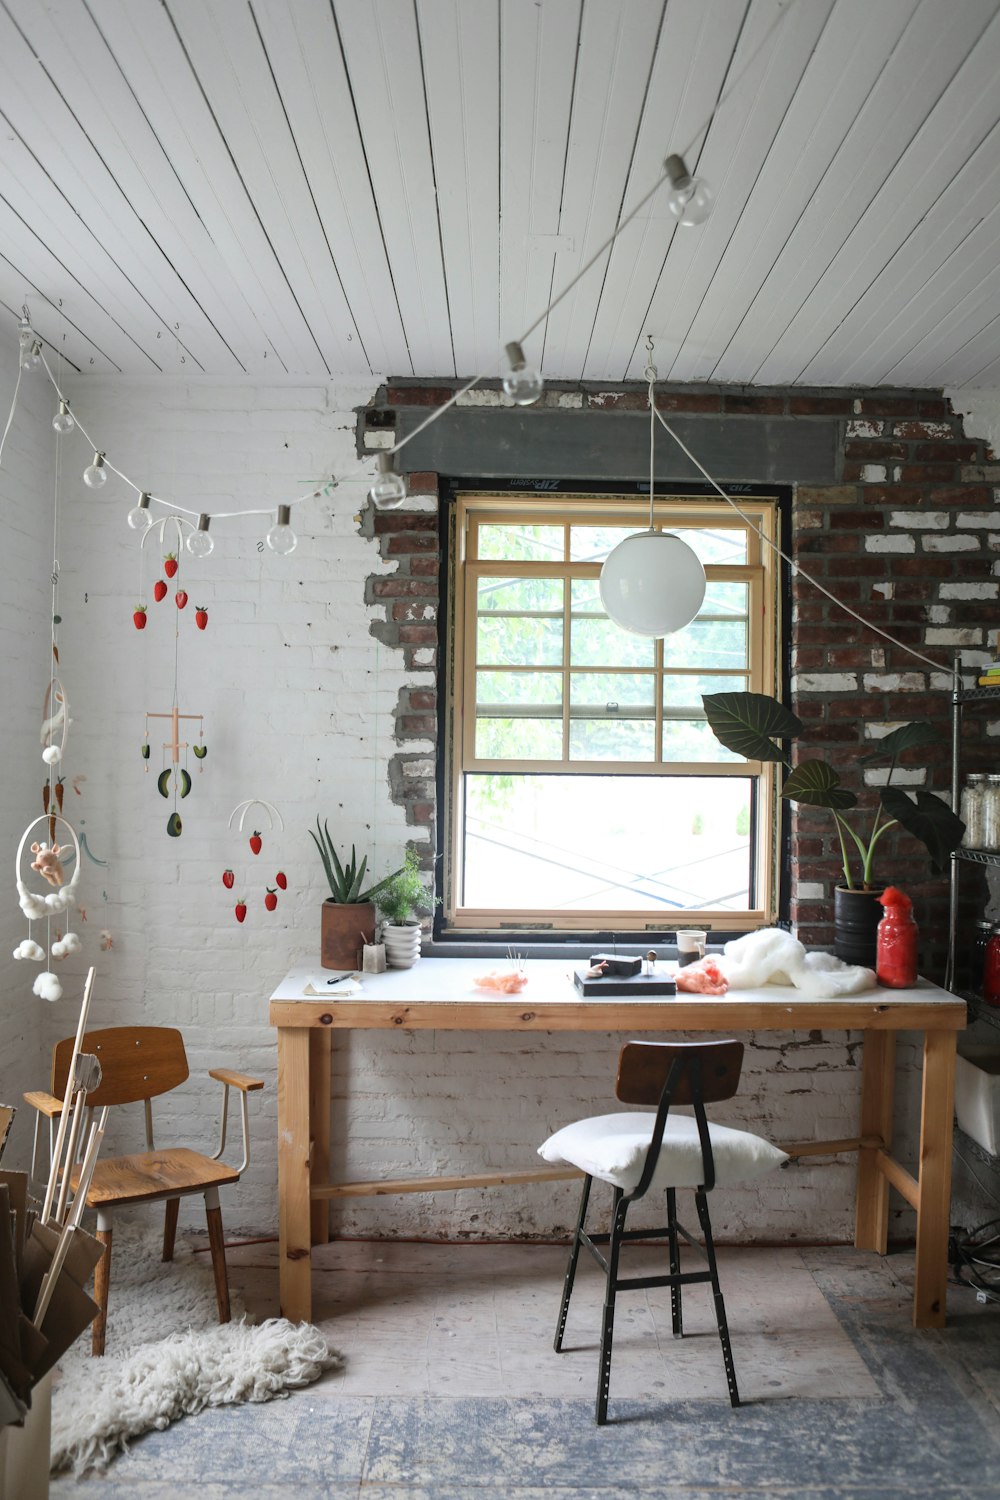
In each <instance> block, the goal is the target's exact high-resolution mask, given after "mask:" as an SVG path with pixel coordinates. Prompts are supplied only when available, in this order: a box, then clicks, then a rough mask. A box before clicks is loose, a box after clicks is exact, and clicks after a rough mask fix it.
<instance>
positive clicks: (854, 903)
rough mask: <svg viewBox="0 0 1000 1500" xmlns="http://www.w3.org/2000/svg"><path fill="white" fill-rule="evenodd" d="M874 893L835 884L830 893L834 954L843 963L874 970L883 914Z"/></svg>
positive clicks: (878, 891) (876, 892) (876, 894)
mask: <svg viewBox="0 0 1000 1500" xmlns="http://www.w3.org/2000/svg"><path fill="white" fill-rule="evenodd" d="M881 894H882V888H881V887H879V889H878V890H877V891H851V890H848V889H847V887H846V886H843V885H838V886H837V887H836V889H835V890H834V893H833V951H834V953H835V954H836V956H837V958H842V959H843V960H844V963H845V964H862V965H863V966H864V967H865V968H866V969H874V967H875V950H876V947H877V942H878V937H877V934H878V924H879V923H880V922H881V920H882V918H883V916H884V915H885V913H884V912H883V910H882V907H881V905H880V903H879V897H880V896H881Z"/></svg>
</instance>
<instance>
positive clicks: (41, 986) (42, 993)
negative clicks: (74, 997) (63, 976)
mask: <svg viewBox="0 0 1000 1500" xmlns="http://www.w3.org/2000/svg"><path fill="white" fill-rule="evenodd" d="M31 988H32V989H33V990H34V992H35V994H36V995H38V997H39V998H40V999H41V1000H61V999H62V985H61V984H60V983H59V980H58V979H57V978H56V976H55V974H52V973H50V972H49V971H48V970H46V972H45V973H44V974H39V975H38V976H37V978H36V979H35V982H34V984H33V985H32V986H31Z"/></svg>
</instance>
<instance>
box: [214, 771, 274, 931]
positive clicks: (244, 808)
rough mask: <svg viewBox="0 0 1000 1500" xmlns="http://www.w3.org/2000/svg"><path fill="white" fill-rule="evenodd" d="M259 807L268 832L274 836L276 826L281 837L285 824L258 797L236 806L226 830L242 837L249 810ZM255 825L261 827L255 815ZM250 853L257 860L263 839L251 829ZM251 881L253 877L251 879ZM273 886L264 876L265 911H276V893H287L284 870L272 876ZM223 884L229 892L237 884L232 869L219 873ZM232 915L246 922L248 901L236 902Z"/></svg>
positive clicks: (267, 803) (257, 815)
mask: <svg viewBox="0 0 1000 1500" xmlns="http://www.w3.org/2000/svg"><path fill="white" fill-rule="evenodd" d="M256 807H259V808H260V809H261V810H262V812H264V813H266V814H267V827H268V832H269V833H270V832H273V830H274V828H275V825H277V827H278V830H279V831H280V832H281V833H284V831H285V824H284V821H283V819H282V816H281V814H280V812H279V811H278V809H277V808H276V807H275V806H274V805H273V804H272V803H270V802H264V801H263V800H262V799H261V798H260V797H249V798H248V799H247V800H246V801H245V802H239V803H237V805H236V806H235V807H234V808H233V810H232V812H231V813H230V815H229V827H230V829H232V828H233V827H234V826H235V828H236V831H237V832H238V833H244V832H245V830H246V826H247V820H248V814H249V812H250V809H251V808H256ZM253 821H254V823H261V824H262V823H263V821H264V819H263V818H262V817H261V816H260V815H259V814H254V819H253ZM251 826H252V825H251ZM247 845H248V847H249V849H250V853H251V854H252V855H253V856H254V858H255V859H258V858H259V857H260V855H261V853H262V851H263V848H264V835H263V833H262V832H261V830H260V829H259V828H255V827H253V828H252V831H251V833H250V835H249V837H248V839H247ZM268 852H270V851H268ZM251 878H253V877H251ZM272 879H273V881H274V884H273V885H268V883H267V876H266V875H265V876H264V897H263V906H264V910H265V911H276V910H277V906H278V893H279V891H287V889H288V876H287V875H286V874H285V872H284V870H278V871H276V873H275V874H274V875H273V876H272ZM222 884H223V886H224V887H225V889H226V890H227V891H231V890H232V889H233V887H234V886H235V884H236V872H235V870H234V869H232V867H231V866H227V867H226V869H224V870H223V872H222ZM233 913H234V915H235V917H236V920H237V922H241V923H242V922H245V921H246V915H247V899H246V896H245V895H242V896H240V897H239V898H238V900H237V902H236V905H235V907H234V908H233Z"/></svg>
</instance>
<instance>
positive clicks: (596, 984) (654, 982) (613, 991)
mask: <svg viewBox="0 0 1000 1500" xmlns="http://www.w3.org/2000/svg"><path fill="white" fill-rule="evenodd" d="M573 983H574V984H575V985H576V987H577V989H578V990H579V991H580V994H581V995H582V996H583V997H584V999H585V1000H598V999H600V997H601V996H602V995H607V996H609V997H611V996H619V997H620V996H622V995H626V996H628V997H629V999H632V1000H637V999H639V998H640V997H644V996H647V995H648V996H650V998H653V999H655V998H657V997H662V996H664V995H676V993H677V986H676V984H675V983H674V981H673V979H672V978H670V977H669V976H668V975H666V974H632V975H631V976H630V977H629V978H627V979H625V978H622V977H621V976H619V975H615V976H614V977H613V978H609V979H588V978H587V976H586V973H585V972H584V970H582V969H577V970H576V971H575V973H574V975H573Z"/></svg>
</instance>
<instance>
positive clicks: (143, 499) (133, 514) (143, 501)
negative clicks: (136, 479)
mask: <svg viewBox="0 0 1000 1500" xmlns="http://www.w3.org/2000/svg"><path fill="white" fill-rule="evenodd" d="M127 519H128V524H129V525H130V526H131V528H132V530H133V531H145V530H146V528H147V527H148V526H152V524H153V518H152V516H151V515H150V514H149V491H148V490H143V492H142V494H141V495H140V496H139V503H138V505H133V507H132V509H131V510H130V511H129V513H128V517H127Z"/></svg>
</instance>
